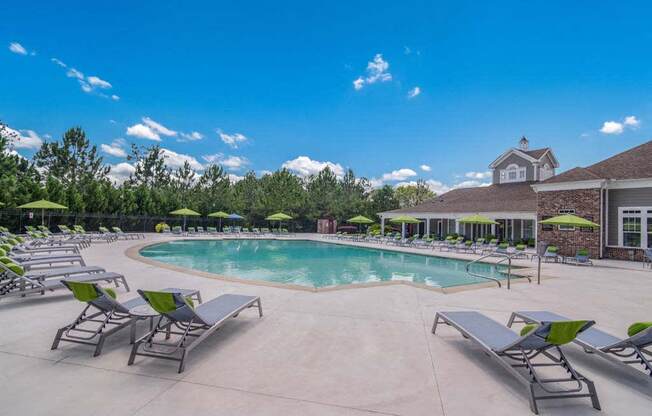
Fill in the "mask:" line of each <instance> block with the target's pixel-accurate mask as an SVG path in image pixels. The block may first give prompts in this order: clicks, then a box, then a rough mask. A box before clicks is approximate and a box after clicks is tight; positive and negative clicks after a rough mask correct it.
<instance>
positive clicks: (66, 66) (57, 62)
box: [50, 58, 68, 68]
mask: <svg viewBox="0 0 652 416" xmlns="http://www.w3.org/2000/svg"><path fill="white" fill-rule="evenodd" d="M50 61H52V62H54V63H55V64H57V65H59V66H60V67H61V68H68V65H66V64H64V63H63V62H61V61H60V60H59V59H57V58H50Z"/></svg>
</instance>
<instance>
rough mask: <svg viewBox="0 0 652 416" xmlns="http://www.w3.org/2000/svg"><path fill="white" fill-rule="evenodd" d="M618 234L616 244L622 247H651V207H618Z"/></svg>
mask: <svg viewBox="0 0 652 416" xmlns="http://www.w3.org/2000/svg"><path fill="white" fill-rule="evenodd" d="M618 225H619V229H620V234H619V236H618V245H620V246H622V247H640V248H651V247H652V208H651V207H620V208H618Z"/></svg>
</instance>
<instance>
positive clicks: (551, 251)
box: [546, 246, 559, 253]
mask: <svg viewBox="0 0 652 416" xmlns="http://www.w3.org/2000/svg"><path fill="white" fill-rule="evenodd" d="M546 251H547V252H548V253H556V252H557V251H559V249H558V248H557V246H548V248H546Z"/></svg>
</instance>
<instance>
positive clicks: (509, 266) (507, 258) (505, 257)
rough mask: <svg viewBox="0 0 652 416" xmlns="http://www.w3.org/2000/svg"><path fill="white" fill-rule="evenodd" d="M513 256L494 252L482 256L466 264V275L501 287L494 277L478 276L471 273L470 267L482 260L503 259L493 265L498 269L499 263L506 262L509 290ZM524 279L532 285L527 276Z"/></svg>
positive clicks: (508, 287)
mask: <svg viewBox="0 0 652 416" xmlns="http://www.w3.org/2000/svg"><path fill="white" fill-rule="evenodd" d="M514 256H515V255H514V254H512V255H509V254H505V253H496V252H494V253H489V254H485V255H484V256H482V257H480V258H478V259H475V260H473V261H471V262H469V263H467V264H466V273H467V274H469V275H471V276H473V277H478V278H480V279H486V280H491V281H494V282H496V283H497V284H498V287H503V284H502V283H501V282H500V280H499V279H496V278H495V277H491V276H485V275H482V274H479V273H474V272H472V271H471V266H472V265H473V264H475V263H478V262H479V261H480V260H484V259H486V258H489V257H503V259H501V260H500V261H498V262H497V263H495V264H494V265H495V266H496V269H498V266H499V265H500V264H501V263H503V262H505V261H507V289H508V290H509V289H510V288H511V283H512V257H514ZM525 278H526V279H527V280H528V281H529V282H530V283H532V279H530V277H529V276H525Z"/></svg>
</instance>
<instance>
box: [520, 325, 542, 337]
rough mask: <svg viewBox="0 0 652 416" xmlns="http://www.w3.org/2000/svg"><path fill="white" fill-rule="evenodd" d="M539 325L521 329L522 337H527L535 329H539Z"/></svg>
mask: <svg viewBox="0 0 652 416" xmlns="http://www.w3.org/2000/svg"><path fill="white" fill-rule="evenodd" d="M538 326H539V325H537V324H527V325H525V326H524V327H523V328H521V336H522V337H523V336H525V335H527V334H529V333H530V331H532V330H533V329H534V328H536V327H538Z"/></svg>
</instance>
